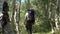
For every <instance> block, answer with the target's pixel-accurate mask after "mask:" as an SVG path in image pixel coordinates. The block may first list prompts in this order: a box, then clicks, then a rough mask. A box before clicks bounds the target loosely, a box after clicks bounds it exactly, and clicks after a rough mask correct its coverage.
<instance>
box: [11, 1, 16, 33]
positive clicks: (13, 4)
mask: <svg viewBox="0 0 60 34" xmlns="http://www.w3.org/2000/svg"><path fill="white" fill-rule="evenodd" d="M15 1H16V0H13V3H12V18H11V22H12V26H13V31H14V34H16V25H15V21H14V13H15Z"/></svg>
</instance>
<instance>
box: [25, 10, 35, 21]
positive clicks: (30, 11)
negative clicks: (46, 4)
mask: <svg viewBox="0 0 60 34" xmlns="http://www.w3.org/2000/svg"><path fill="white" fill-rule="evenodd" d="M27 16H28V17H26V18H27V21H32V22H34V21H35V17H34V10H29V11H28V15H27Z"/></svg>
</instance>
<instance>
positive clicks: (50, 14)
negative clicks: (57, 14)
mask: <svg viewBox="0 0 60 34" xmlns="http://www.w3.org/2000/svg"><path fill="white" fill-rule="evenodd" d="M52 8H53V7H52V0H50V9H49V19H50V25H51V30H52V34H55V32H54V26H53V23H54V22H53V20H54V19H53V17H54V15H53V10H52Z"/></svg>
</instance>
